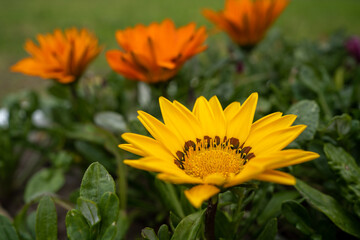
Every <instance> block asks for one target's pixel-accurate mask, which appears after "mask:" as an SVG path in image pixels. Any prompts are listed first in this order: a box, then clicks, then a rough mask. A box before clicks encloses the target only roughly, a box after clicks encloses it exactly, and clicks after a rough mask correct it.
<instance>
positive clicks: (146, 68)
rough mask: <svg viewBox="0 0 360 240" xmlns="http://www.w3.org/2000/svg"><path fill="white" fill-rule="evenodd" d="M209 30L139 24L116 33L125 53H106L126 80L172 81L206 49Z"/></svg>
mask: <svg viewBox="0 0 360 240" xmlns="http://www.w3.org/2000/svg"><path fill="white" fill-rule="evenodd" d="M206 37H207V35H206V33H205V28H204V27H201V28H199V29H196V27H195V23H190V24H188V25H186V26H184V27H180V28H178V29H176V28H175V25H174V23H173V21H172V20H170V19H166V20H164V21H163V22H162V23H160V24H158V23H152V24H150V26H148V27H145V26H144V25H141V24H139V25H137V26H136V27H135V28H127V29H125V30H119V31H117V32H116V39H117V42H118V43H119V45H120V46H121V47H122V49H123V50H110V51H108V52H107V53H106V58H107V61H108V62H109V65H110V66H111V68H112V69H113V70H114V71H116V72H117V73H119V74H121V75H123V76H124V77H126V78H129V79H133V80H138V81H143V82H147V83H157V82H164V81H167V80H169V79H170V78H172V77H173V76H174V75H175V74H176V73H177V72H178V71H179V69H180V68H181V66H182V65H183V64H184V63H185V62H186V61H187V60H188V59H189V58H191V57H192V56H194V55H196V54H197V53H199V52H202V51H204V50H205V49H206V46H205V45H204V41H205V39H206Z"/></svg>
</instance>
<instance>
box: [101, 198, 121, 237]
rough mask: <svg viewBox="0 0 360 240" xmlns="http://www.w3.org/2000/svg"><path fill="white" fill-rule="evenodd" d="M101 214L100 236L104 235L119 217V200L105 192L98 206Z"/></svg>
mask: <svg viewBox="0 0 360 240" xmlns="http://www.w3.org/2000/svg"><path fill="white" fill-rule="evenodd" d="M99 208H100V214H101V235H103V233H105V231H106V230H107V228H108V227H109V226H111V225H112V224H113V223H116V220H117V219H118V215H119V211H120V208H119V198H118V197H117V196H116V194H115V193H111V192H107V193H104V194H103V196H102V197H101V200H100V204H99Z"/></svg>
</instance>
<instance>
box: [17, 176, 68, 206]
mask: <svg viewBox="0 0 360 240" xmlns="http://www.w3.org/2000/svg"><path fill="white" fill-rule="evenodd" d="M64 183H65V178H64V173H63V171H62V170H61V169H43V170H40V171H39V172H37V173H35V174H34V175H33V176H32V178H31V179H30V180H29V182H28V184H27V185H26V188H25V194H24V200H25V202H26V203H28V202H30V201H31V200H33V199H35V198H36V197H39V196H41V195H42V194H44V193H55V192H57V191H58V190H59V189H60V188H61V187H62V186H63V185H64Z"/></svg>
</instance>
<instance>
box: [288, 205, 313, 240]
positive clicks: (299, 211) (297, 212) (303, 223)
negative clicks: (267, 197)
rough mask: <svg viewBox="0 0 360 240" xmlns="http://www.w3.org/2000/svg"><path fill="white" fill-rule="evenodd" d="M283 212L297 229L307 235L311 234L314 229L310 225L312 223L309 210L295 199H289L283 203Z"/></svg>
mask: <svg viewBox="0 0 360 240" xmlns="http://www.w3.org/2000/svg"><path fill="white" fill-rule="evenodd" d="M281 212H282V214H283V215H284V216H285V218H286V219H287V220H288V221H289V222H290V223H291V224H293V225H295V227H296V228H297V229H299V230H300V231H301V232H302V233H304V234H306V235H311V234H313V233H314V230H313V229H312V228H311V227H310V226H309V225H308V224H311V219H310V216H309V214H308V212H307V210H306V209H305V208H304V207H303V206H301V205H300V204H299V203H297V202H295V201H287V202H284V203H283V204H282V205H281Z"/></svg>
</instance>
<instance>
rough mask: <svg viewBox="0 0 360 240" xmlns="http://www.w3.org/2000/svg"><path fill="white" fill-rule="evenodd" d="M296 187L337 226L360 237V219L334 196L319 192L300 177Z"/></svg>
mask: <svg viewBox="0 0 360 240" xmlns="http://www.w3.org/2000/svg"><path fill="white" fill-rule="evenodd" d="M295 187H296V189H297V190H298V191H299V192H300V194H301V195H302V196H303V197H304V198H305V199H306V201H308V202H309V203H310V204H311V205H312V206H313V207H314V208H316V209H317V210H319V211H320V212H322V213H324V214H325V215H326V216H327V217H328V218H329V219H330V220H331V221H332V222H333V223H334V224H335V225H336V226H338V227H339V228H340V229H342V230H343V231H345V232H347V233H349V234H351V235H353V236H356V237H360V223H359V221H358V220H357V219H356V218H355V217H354V216H352V215H351V214H349V213H348V212H347V211H345V210H344V209H343V208H342V206H341V205H340V204H339V203H338V202H337V201H336V200H335V199H334V198H332V197H331V196H328V195H326V194H323V193H321V192H319V191H318V190H316V189H314V188H312V187H310V186H309V185H307V184H306V183H304V182H302V181H300V180H299V179H296V185H295Z"/></svg>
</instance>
